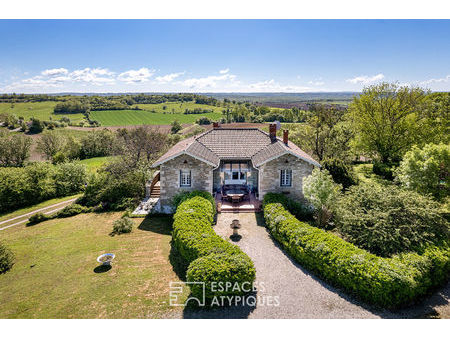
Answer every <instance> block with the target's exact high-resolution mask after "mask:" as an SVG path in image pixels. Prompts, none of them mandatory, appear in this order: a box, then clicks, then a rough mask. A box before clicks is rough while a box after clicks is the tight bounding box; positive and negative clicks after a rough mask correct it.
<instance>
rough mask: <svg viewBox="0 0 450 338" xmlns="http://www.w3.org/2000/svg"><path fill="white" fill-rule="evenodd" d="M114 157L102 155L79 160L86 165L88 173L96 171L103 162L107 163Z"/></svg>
mask: <svg viewBox="0 0 450 338" xmlns="http://www.w3.org/2000/svg"><path fill="white" fill-rule="evenodd" d="M113 158H114V156H104V157H93V158H87V159H85V160H81V161H80V162H81V163H82V164H84V165H86V167H87V170H88V171H89V172H90V173H94V172H96V171H97V170H98V169H100V168H101V167H102V166H103V164H105V163H108V162H109V161H111V160H112V159H113Z"/></svg>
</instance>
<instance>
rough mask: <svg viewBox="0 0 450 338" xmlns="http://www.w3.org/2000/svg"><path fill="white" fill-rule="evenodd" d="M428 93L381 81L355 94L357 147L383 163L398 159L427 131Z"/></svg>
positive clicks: (421, 138)
mask: <svg viewBox="0 0 450 338" xmlns="http://www.w3.org/2000/svg"><path fill="white" fill-rule="evenodd" d="M428 107H429V100H427V92H426V91H424V90H423V89H421V88H410V87H406V86H400V85H398V84H396V83H381V84H378V85H373V86H370V87H366V88H364V90H363V93H362V94H361V95H360V96H359V97H354V99H353V102H352V103H351V104H350V107H349V109H350V112H351V116H352V120H353V126H354V130H355V135H356V145H357V147H358V148H359V149H360V150H362V151H365V152H366V153H367V154H368V155H370V156H374V157H376V158H378V159H379V160H380V161H381V162H382V163H391V162H398V161H400V159H401V158H402V156H403V154H404V153H405V152H406V151H407V150H409V149H410V148H411V146H412V145H413V144H420V143H421V142H423V140H424V135H425V134H426V133H427V131H426V130H423V128H422V125H423V123H424V122H425V121H426V115H425V113H426V112H427V110H428V109H427V108H428Z"/></svg>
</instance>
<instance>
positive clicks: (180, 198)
mask: <svg viewBox="0 0 450 338" xmlns="http://www.w3.org/2000/svg"><path fill="white" fill-rule="evenodd" d="M196 196H200V197H203V198H204V199H207V200H208V201H209V202H210V203H211V206H212V208H213V214H214V215H215V214H216V201H215V200H214V197H213V196H212V195H211V194H210V193H209V192H207V191H201V190H194V191H191V192H189V191H183V192H181V193H179V194H178V195H175V196H174V198H173V200H172V205H173V207H174V209H175V210H176V209H177V208H178V206H179V205H180V204H181V203H183V202H184V201H186V200H188V199H191V198H193V197H196Z"/></svg>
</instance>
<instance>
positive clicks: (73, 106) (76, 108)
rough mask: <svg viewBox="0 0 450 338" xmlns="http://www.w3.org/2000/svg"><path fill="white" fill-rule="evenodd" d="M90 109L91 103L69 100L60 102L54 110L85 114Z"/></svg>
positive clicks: (56, 111)
mask: <svg viewBox="0 0 450 338" xmlns="http://www.w3.org/2000/svg"><path fill="white" fill-rule="evenodd" d="M88 111H89V105H87V104H86V103H83V102H81V101H79V100H69V101H66V102H60V103H58V104H57V105H56V106H55V108H54V109H53V112H54V113H55V114H77V113H80V114H84V113H86V112H88Z"/></svg>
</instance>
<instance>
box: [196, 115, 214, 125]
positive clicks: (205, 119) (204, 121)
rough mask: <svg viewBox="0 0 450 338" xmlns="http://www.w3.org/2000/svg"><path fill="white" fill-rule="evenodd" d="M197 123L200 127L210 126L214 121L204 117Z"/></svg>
mask: <svg viewBox="0 0 450 338" xmlns="http://www.w3.org/2000/svg"><path fill="white" fill-rule="evenodd" d="M195 123H197V124H199V125H208V124H211V123H212V121H211V119H210V118H208V117H206V116H203V117H200V118H199V119H197V121H195Z"/></svg>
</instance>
